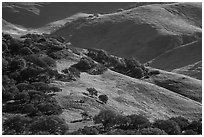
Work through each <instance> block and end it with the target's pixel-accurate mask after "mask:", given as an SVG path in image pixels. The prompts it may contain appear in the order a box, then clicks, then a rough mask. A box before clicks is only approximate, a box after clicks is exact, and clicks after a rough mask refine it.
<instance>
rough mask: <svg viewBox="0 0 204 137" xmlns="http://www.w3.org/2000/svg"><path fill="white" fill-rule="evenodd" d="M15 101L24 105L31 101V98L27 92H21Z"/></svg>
mask: <svg viewBox="0 0 204 137" xmlns="http://www.w3.org/2000/svg"><path fill="white" fill-rule="evenodd" d="M14 99H15V100H17V101H19V102H21V103H24V102H28V101H29V100H30V96H29V94H28V93H27V92H20V93H18V94H17V95H15V97H14Z"/></svg>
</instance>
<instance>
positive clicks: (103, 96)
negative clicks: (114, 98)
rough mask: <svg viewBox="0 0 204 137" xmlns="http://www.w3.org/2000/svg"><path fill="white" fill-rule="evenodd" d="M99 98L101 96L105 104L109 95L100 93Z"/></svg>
mask: <svg viewBox="0 0 204 137" xmlns="http://www.w3.org/2000/svg"><path fill="white" fill-rule="evenodd" d="M98 98H99V100H100V101H102V102H103V103H105V104H106V103H107V101H108V96H107V95H100V96H99V97H98Z"/></svg>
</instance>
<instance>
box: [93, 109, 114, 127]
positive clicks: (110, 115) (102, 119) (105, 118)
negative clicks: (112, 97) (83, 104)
mask: <svg viewBox="0 0 204 137" xmlns="http://www.w3.org/2000/svg"><path fill="white" fill-rule="evenodd" d="M116 116H117V114H116V113H115V112H114V111H111V110H102V111H100V112H99V114H98V115H96V116H95V117H94V118H93V120H94V123H95V124H99V123H101V124H103V126H104V128H109V127H112V126H114V125H115V124H116V122H117V120H116Z"/></svg>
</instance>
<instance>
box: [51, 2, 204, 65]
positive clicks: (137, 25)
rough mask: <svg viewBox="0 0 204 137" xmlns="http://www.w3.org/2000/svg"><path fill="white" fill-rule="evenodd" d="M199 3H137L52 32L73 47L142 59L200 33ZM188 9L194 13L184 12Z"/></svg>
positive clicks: (187, 40) (145, 59)
mask: <svg viewBox="0 0 204 137" xmlns="http://www.w3.org/2000/svg"><path fill="white" fill-rule="evenodd" d="M200 5H201V4H200V3H198V4H195V3H191V4H188V3H174V4H164V5H160V4H158V5H147V6H141V7H137V8H134V9H129V10H124V11H122V12H117V13H111V14H104V15H101V16H99V17H97V18H95V19H91V18H89V19H87V21H85V22H81V23H80V21H79V22H78V25H72V24H69V23H68V24H67V25H66V26H65V27H63V28H62V29H59V30H58V31H56V32H55V33H53V35H62V36H63V37H65V38H67V39H71V42H72V44H73V45H75V46H77V47H82V48H87V47H96V48H99V49H105V50H107V51H109V52H111V53H113V54H115V55H118V56H122V57H130V56H137V57H138V58H139V59H140V60H141V61H142V62H146V61H149V60H151V59H153V58H155V57H157V56H158V55H160V54H162V53H163V52H165V51H167V50H170V49H173V48H175V47H177V46H180V45H181V44H185V43H188V42H191V41H193V40H195V35H197V34H198V35H200V33H201V32H202V30H201V27H200V26H199V25H200V24H199V23H200V22H201V21H200V20H198V19H200V18H201V15H200V14H198V13H201V7H200ZM178 7H179V8H178ZM180 7H184V9H185V10H183V9H180ZM191 9H194V11H196V12H193V11H192V12H191V13H189V12H186V11H188V10H191ZM189 18H190V19H189ZM70 35H72V37H71V38H70Z"/></svg>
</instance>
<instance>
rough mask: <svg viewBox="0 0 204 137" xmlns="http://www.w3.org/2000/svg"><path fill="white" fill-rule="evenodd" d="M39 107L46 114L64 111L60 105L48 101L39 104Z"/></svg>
mask: <svg viewBox="0 0 204 137" xmlns="http://www.w3.org/2000/svg"><path fill="white" fill-rule="evenodd" d="M37 108H38V110H39V111H40V112H42V113H43V114H45V115H57V114H60V113H61V112H62V109H61V107H60V106H59V105H57V104H53V103H48V102H46V103H41V104H39V105H38V106H37Z"/></svg>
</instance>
